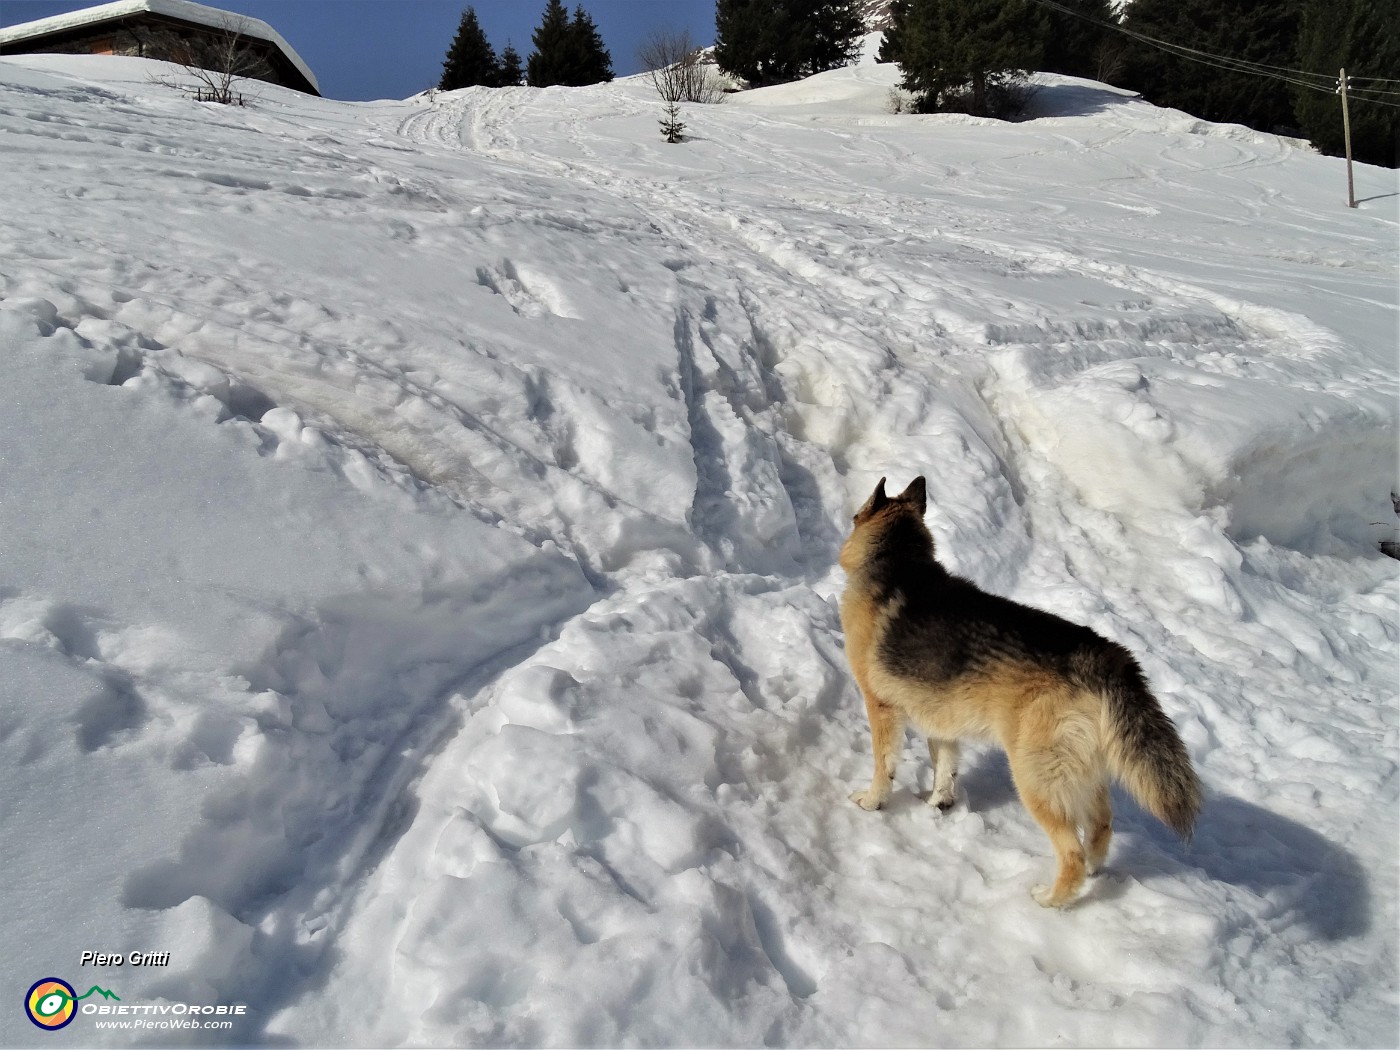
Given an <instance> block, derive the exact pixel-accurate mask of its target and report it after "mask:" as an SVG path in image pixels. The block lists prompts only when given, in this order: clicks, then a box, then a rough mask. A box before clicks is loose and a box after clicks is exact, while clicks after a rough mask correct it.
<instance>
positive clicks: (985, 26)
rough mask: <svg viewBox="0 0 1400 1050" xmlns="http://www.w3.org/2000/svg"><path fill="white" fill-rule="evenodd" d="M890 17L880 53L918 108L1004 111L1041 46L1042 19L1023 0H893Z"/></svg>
mask: <svg viewBox="0 0 1400 1050" xmlns="http://www.w3.org/2000/svg"><path fill="white" fill-rule="evenodd" d="M890 16H891V19H892V20H893V25H892V28H891V30H890V31H889V33H888V34H887V35H886V38H885V44H884V46H883V47H882V48H881V49H880V59H881V60H882V61H886V62H898V63H899V68H900V70H901V72H902V73H903V74H904V79H903V80H902V81H901V83H900V86H901V87H903V88H904V89H905V90H906V91H909V92H910V93H912V94H913V95H914V100H915V103H914V104H915V108H917V109H918V110H919V111H920V112H922V113H933V112H940V111H942V112H947V111H960V112H967V113H971V114H973V115H975V116H981V117H987V116H1000V115H1004V114H1005V112H1006V111H1008V110H1010V109H1011V108H1013V92H1012V88H1013V87H1014V85H1015V84H1016V83H1017V82H1018V81H1021V80H1023V79H1024V78H1025V76H1026V75H1027V72H1028V71H1030V70H1033V69H1035V68H1036V67H1037V65H1038V64H1039V62H1040V59H1041V55H1042V52H1043V41H1044V39H1045V35H1046V26H1045V20H1044V18H1043V16H1041V14H1040V13H1039V11H1038V10H1037V9H1036V8H1035V7H1033V6H1032V5H1031V4H1030V3H1029V2H1027V0H895V3H894V4H892V5H891V8H890Z"/></svg>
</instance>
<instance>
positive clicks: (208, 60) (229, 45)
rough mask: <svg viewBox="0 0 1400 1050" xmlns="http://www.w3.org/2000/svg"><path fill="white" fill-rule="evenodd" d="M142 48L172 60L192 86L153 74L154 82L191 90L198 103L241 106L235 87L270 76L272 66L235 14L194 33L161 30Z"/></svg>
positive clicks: (146, 51) (152, 55) (154, 54)
mask: <svg viewBox="0 0 1400 1050" xmlns="http://www.w3.org/2000/svg"><path fill="white" fill-rule="evenodd" d="M143 51H144V53H146V54H148V55H150V56H151V57H153V58H163V59H165V60H166V61H168V62H173V63H175V65H177V66H179V67H180V70H181V72H183V73H184V74H185V76H186V77H188V78H190V79H191V80H193V81H194V86H193V87H192V88H191V86H190V84H189V83H188V82H187V81H184V80H181V79H179V78H171V77H159V76H158V77H153V78H152V79H153V80H154V81H155V82H157V83H159V84H164V85H165V86H167V87H178V88H181V89H184V90H187V91H192V92H193V94H194V97H195V98H196V99H198V100H199V101H201V102H221V103H223V104H224V105H230V104H233V103H237V104H238V105H242V104H243V93H242V92H241V91H239V90H236V89H237V88H238V87H239V86H240V85H241V83H242V82H243V81H244V80H264V79H266V78H268V77H269V76H271V75H272V66H271V65H270V64H269V63H268V61H267V58H266V57H265V56H263V55H262V54H260V53H259V52H258V51H257V50H256V49H255V48H254V47H253V46H252V45H251V44H250V43H249V38H248V37H247V35H246V34H245V33H244V32H243V21H242V19H240V18H238V17H237V16H235V15H230V16H226V17H224V18H222V19H220V21H219V24H218V25H217V26H212V27H210V28H209V29H208V30H207V31H205V32H201V33H199V34H198V35H197V36H194V35H185V34H177V33H174V32H170V31H168V30H161V31H160V32H158V33H156V34H154V35H152V36H151V37H150V38H149V39H148V40H146V41H144V42H143Z"/></svg>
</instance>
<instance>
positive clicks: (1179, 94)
mask: <svg viewBox="0 0 1400 1050" xmlns="http://www.w3.org/2000/svg"><path fill="white" fill-rule="evenodd" d="M1298 14H1299V10H1298V4H1297V3H1296V2H1295V0H1285V2H1280V0H1134V2H1133V3H1132V5H1131V6H1129V8H1128V11H1127V16H1126V17H1125V19H1124V23H1123V24H1124V25H1125V26H1127V27H1128V28H1130V29H1132V30H1135V31H1137V32H1139V33H1142V34H1144V35H1146V36H1150V37H1154V38H1155V39H1157V40H1162V41H1166V42H1167V43H1170V44H1175V45H1179V46H1181V47H1188V48H1193V49H1195V50H1197V51H1200V52H1205V53H1207V54H1210V55H1220V56H1225V57H1228V58H1234V59H1243V60H1245V61H1249V62H1258V63H1263V64H1266V65H1272V66H1280V67H1284V68H1296V67H1297V59H1298V52H1297V42H1298ZM1122 84H1123V86H1124V87H1130V88H1132V89H1134V90H1136V91H1140V92H1141V93H1142V95H1143V97H1144V98H1146V99H1147V100H1148V101H1149V102H1154V103H1156V104H1157V105H1159V106H1172V107H1174V108H1176V109H1184V110H1185V111H1186V112H1188V113H1191V114H1193V115H1195V116H1197V117H1203V118H1204V119H1206V120H1213V121H1228V122H1232V123H1238V124H1247V125H1248V126H1250V127H1252V128H1258V129H1260V130H1262V131H1271V130H1273V129H1274V128H1276V127H1280V126H1286V125H1289V124H1291V123H1292V121H1293V106H1292V99H1291V98H1290V97H1289V93H1288V86H1287V84H1285V83H1284V82H1283V81H1280V80H1274V79H1272V78H1270V77H1262V76H1254V75H1250V74H1245V73H1234V72H1230V71H1228V70H1226V69H1221V68H1219V66H1218V65H1215V64H1210V63H1208V62H1204V61H1195V60H1191V59H1187V58H1183V57H1181V56H1179V55H1176V54H1171V53H1169V52H1166V51H1163V50H1161V49H1160V48H1156V47H1151V46H1149V45H1147V44H1141V43H1136V42H1135V43H1134V45H1133V47H1132V49H1131V52H1130V56H1129V60H1128V68H1127V70H1126V71H1125V73H1124V76H1123V80H1122Z"/></svg>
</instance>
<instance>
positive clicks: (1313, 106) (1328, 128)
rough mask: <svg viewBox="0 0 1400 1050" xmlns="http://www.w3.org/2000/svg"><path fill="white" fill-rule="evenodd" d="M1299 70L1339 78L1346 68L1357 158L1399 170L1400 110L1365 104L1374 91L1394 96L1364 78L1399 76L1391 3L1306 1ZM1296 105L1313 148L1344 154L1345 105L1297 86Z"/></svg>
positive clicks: (1399, 29) (1399, 32)
mask: <svg viewBox="0 0 1400 1050" xmlns="http://www.w3.org/2000/svg"><path fill="white" fill-rule="evenodd" d="M1298 65H1299V67H1300V68H1302V69H1303V70H1306V71H1307V72H1309V73H1327V74H1329V75H1334V76H1335V75H1336V74H1337V73H1338V72H1339V71H1340V70H1341V69H1343V68H1345V69H1346V71H1347V79H1348V81H1351V84H1350V90H1349V91H1348V95H1349V103H1350V104H1349V105H1348V107H1347V108H1348V111H1349V112H1350V115H1351V152H1352V156H1353V157H1354V158H1355V159H1357V160H1361V161H1366V162H1367V163H1370V164H1383V165H1385V166H1386V167H1388V168H1394V167H1397V166H1400V109H1397V108H1395V107H1394V106H1383V105H1379V104H1377V103H1375V102H1368V101H1366V99H1367V96H1368V95H1374V94H1375V89H1377V88H1379V89H1381V90H1390V91H1393V90H1395V85H1394V84H1379V83H1376V82H1374V81H1372V82H1370V83H1368V82H1367V81H1366V79H1365V78H1367V77H1389V78H1391V79H1394V77H1395V76H1397V75H1400V74H1396V73H1395V72H1394V71H1395V70H1400V26H1397V25H1396V19H1395V16H1394V14H1393V11H1392V9H1391V8H1390V5H1389V3H1388V2H1386V0H1307V2H1306V3H1305V5H1304V7H1303V16H1302V26H1301V29H1300V31H1299V34H1298ZM1387 70H1389V71H1390V72H1387ZM1352 78H1356V79H1355V80H1354V81H1353V80H1352ZM1367 88H1370V89H1371V90H1370V91H1369V92H1368V91H1367ZM1383 101H1387V102H1394V101H1396V99H1395V98H1393V97H1383ZM1293 104H1294V113H1295V114H1296V116H1297V121H1298V125H1299V127H1301V128H1302V129H1303V133H1304V134H1305V135H1307V137H1308V138H1309V139H1311V140H1312V143H1313V145H1315V146H1316V147H1317V148H1318V149H1320V150H1321V151H1322V152H1323V153H1330V154H1333V155H1337V154H1340V153H1342V151H1343V148H1344V143H1343V140H1342V104H1341V101H1340V100H1339V99H1338V98H1337V96H1336V95H1333V94H1331V93H1324V92H1321V91H1313V90H1308V89H1306V88H1303V87H1296V88H1295V89H1294V96H1293Z"/></svg>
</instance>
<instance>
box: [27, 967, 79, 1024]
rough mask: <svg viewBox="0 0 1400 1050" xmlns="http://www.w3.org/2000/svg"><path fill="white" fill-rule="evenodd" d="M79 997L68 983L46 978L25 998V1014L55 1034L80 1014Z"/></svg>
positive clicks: (32, 988) (35, 983) (34, 986)
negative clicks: (77, 1000)
mask: <svg viewBox="0 0 1400 1050" xmlns="http://www.w3.org/2000/svg"><path fill="white" fill-rule="evenodd" d="M77 997H78V993H77V992H75V991H74V990H73V986H72V985H71V984H69V983H68V982H67V981H64V980H60V979H59V978H57V977H45V978H44V979H43V980H42V981H35V982H34V984H33V985H31V986H30V988H29V993H28V994H27V995H25V997H24V1012H25V1013H26V1014H28V1015H29V1019H30V1020H31V1021H33V1022H34V1023H35V1024H36V1025H38V1026H39V1027H40V1028H43V1029H45V1030H47V1031H50V1032H54V1031H57V1030H58V1029H60V1028H62V1027H63V1026H64V1025H66V1024H68V1023H69V1022H70V1021H72V1020H73V1015H74V1014H75V1013H77V1012H78V1004H77V1002H76V1001H75V1000H76V999H77Z"/></svg>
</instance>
